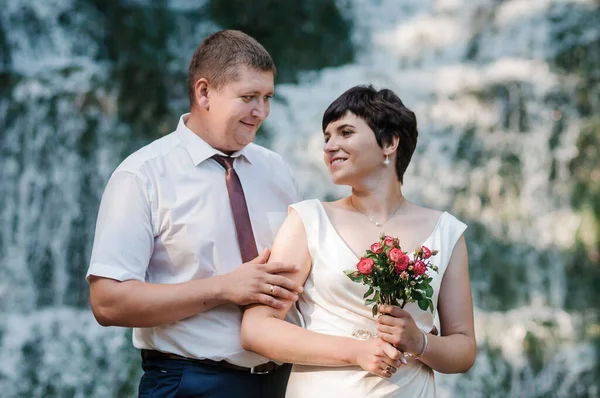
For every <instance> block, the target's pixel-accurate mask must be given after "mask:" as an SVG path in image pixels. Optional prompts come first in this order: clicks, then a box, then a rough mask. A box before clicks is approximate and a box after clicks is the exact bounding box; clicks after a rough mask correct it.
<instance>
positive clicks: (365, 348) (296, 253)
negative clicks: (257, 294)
mask: <svg viewBox="0 0 600 398" xmlns="http://www.w3.org/2000/svg"><path fill="white" fill-rule="evenodd" d="M283 260H285V262H287V263H292V264H298V265H300V270H299V271H296V272H292V273H287V274H284V275H285V276H287V277H288V278H290V279H291V280H293V281H295V282H297V283H299V284H304V282H306V279H307V278H308V274H309V273H310V269H311V265H312V261H311V258H310V254H309V252H308V243H307V239H306V233H305V230H304V225H303V223H302V219H301V218H300V216H299V215H298V214H297V213H296V211H294V210H291V211H290V213H289V215H288V217H287V218H286V220H285V221H284V223H283V225H282V226H281V229H280V230H279V233H278V234H277V238H276V239H275V243H274V244H273V250H272V253H271V257H270V259H269V262H270V261H283ZM292 304H293V303H292V302H291V301H286V306H285V308H284V309H274V308H271V307H267V306H265V305H252V306H249V307H248V308H247V309H246V311H245V312H244V318H243V320H242V330H241V340H242V347H244V349H246V350H250V351H254V352H256V353H258V354H260V355H263V356H265V357H267V358H271V359H274V360H277V361H282V362H289V363H295V364H306V365H317V366H349V365H359V366H361V367H362V368H363V369H365V370H367V371H368V372H370V373H373V374H377V375H380V376H382V377H390V375H391V374H390V373H386V368H387V366H388V365H391V366H392V367H394V368H397V367H398V366H399V362H398V361H397V359H398V357H399V355H398V351H397V350H396V349H395V348H394V347H392V346H391V345H389V344H387V343H385V342H383V341H382V340H380V339H372V340H369V341H360V340H355V339H353V338H350V337H339V336H329V335H325V334H321V333H316V332H312V331H309V330H306V329H303V328H301V327H299V326H296V325H293V324H291V323H288V322H286V321H285V320H284V318H285V315H286V314H287V312H288V311H289V309H290V307H291V305H292ZM388 355H389V357H388ZM390 357H392V358H394V357H395V359H396V360H394V359H391V358H390Z"/></svg>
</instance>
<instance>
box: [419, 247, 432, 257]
mask: <svg viewBox="0 0 600 398" xmlns="http://www.w3.org/2000/svg"><path fill="white" fill-rule="evenodd" d="M421 249H422V250H423V258H424V259H425V260H427V259H428V258H429V257H431V250H429V248H428V247H425V246H421Z"/></svg>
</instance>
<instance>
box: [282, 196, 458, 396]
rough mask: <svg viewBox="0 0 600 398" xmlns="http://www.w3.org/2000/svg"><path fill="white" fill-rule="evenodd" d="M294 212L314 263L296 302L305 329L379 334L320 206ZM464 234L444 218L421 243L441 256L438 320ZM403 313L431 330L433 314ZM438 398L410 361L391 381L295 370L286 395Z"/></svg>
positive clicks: (340, 371) (308, 204) (428, 377)
mask: <svg viewBox="0 0 600 398" xmlns="http://www.w3.org/2000/svg"><path fill="white" fill-rule="evenodd" d="M292 207H293V208H294V209H295V210H296V211H297V212H298V214H299V215H300V217H301V218H302V221H303V223H304V228H305V230H306V235H307V240H308V248H309V251H310V255H311V257H312V261H313V264H312V269H311V272H310V274H309V276H308V279H307V280H306V283H305V285H304V292H303V293H302V295H301V297H300V298H299V300H298V306H299V309H300V312H301V313H302V316H303V318H304V322H305V325H306V328H307V329H309V330H312V331H315V332H319V333H325V334H329V335H337V336H346V337H351V336H352V333H353V332H354V331H356V330H358V329H366V330H371V331H373V332H376V331H377V322H376V320H375V318H374V317H373V315H372V313H371V307H367V306H365V303H364V302H365V300H364V298H363V295H364V293H365V292H366V289H367V287H366V286H365V285H362V284H360V283H356V282H352V281H351V280H350V278H348V277H347V276H346V275H345V274H344V271H345V270H348V269H352V268H354V267H355V266H356V263H357V262H358V260H359V258H358V257H357V256H356V254H355V253H354V252H353V251H352V250H351V249H350V248H349V247H348V245H347V244H346V242H345V241H344V240H343V239H342V238H341V237H340V235H339V234H338V233H337V231H336V230H335V228H334V227H333V225H332V224H331V222H330V220H329V218H328V216H327V213H326V212H325V209H324V208H323V205H322V203H321V202H320V201H319V200H316V199H313V200H306V201H303V202H300V203H296V204H294V205H292ZM465 229H466V225H465V224H463V223H462V222H460V221H459V220H457V219H456V218H455V217H453V216H452V215H451V214H449V213H442V215H441V216H440V218H439V220H438V222H437V225H436V226H435V228H434V230H433V231H432V232H431V235H430V236H429V237H428V238H427V239H426V240H425V242H423V245H424V246H427V247H429V248H430V249H431V250H439V253H438V254H437V255H436V256H434V257H433V258H432V263H433V264H435V265H437V266H438V267H439V273H437V274H436V273H435V272H432V273H431V274H432V275H431V276H432V277H433V281H432V282H431V286H432V287H433V290H434V294H433V298H432V299H433V304H434V307H435V312H434V314H435V313H437V300H438V292H439V289H440V283H441V281H442V277H443V275H444V271H445V270H446V266H447V265H448V262H449V260H450V256H451V255H452V250H453V248H454V246H455V244H456V242H457V241H458V239H459V237H460V236H461V235H462V233H463V232H464V230H465ZM400 245H402V242H400ZM366 249H367V248H365V250H366ZM405 250H406V249H405ZM409 251H410V250H409ZM361 254H362V253H361ZM409 255H410V253H409ZM405 310H407V311H408V312H410V314H411V315H412V317H413V318H414V320H415V322H416V323H417V325H418V326H419V327H420V328H421V329H424V330H427V331H429V330H431V329H432V327H433V325H434V314H432V313H431V312H429V311H422V310H421V309H420V308H419V307H418V305H417V304H416V303H410V304H408V305H407V306H406V307H405ZM434 396H435V382H434V375H433V371H432V370H431V369H430V368H429V367H428V366H426V365H424V364H422V363H421V362H420V361H419V360H410V359H409V360H408V365H407V366H402V367H400V368H399V369H398V371H397V372H396V373H395V374H394V375H393V376H392V377H391V378H390V379H383V378H381V377H379V376H374V375H371V374H369V373H367V372H366V371H364V370H362V369H361V368H360V367H357V366H352V367H338V368H329V367H320V366H305V365H294V367H293V369H292V373H291V375H290V379H289V383H288V387H287V392H286V397H287V398H305V397H306V398H318V397H327V398H334V397H340V398H342V397H343V398H351V397H411V398H413V397H415V398H416V397H421V398H425V397H434Z"/></svg>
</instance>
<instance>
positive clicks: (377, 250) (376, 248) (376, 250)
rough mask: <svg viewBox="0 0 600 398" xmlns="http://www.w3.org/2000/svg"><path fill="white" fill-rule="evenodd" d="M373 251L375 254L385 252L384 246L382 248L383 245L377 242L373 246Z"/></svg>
mask: <svg viewBox="0 0 600 398" xmlns="http://www.w3.org/2000/svg"><path fill="white" fill-rule="evenodd" d="M371 251H372V252H373V253H375V254H379V253H381V252H382V251H383V246H381V243H379V242H375V243H373V244H372V245H371Z"/></svg>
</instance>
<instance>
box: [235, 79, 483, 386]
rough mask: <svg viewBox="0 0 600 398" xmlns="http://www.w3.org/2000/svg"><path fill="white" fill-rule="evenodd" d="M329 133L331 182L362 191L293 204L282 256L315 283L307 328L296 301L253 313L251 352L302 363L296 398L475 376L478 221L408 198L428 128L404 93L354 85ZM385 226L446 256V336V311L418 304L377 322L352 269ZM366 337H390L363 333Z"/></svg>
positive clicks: (249, 318)
mask: <svg viewBox="0 0 600 398" xmlns="http://www.w3.org/2000/svg"><path fill="white" fill-rule="evenodd" d="M323 132H324V139H325V147H324V160H325V164H326V165H327V167H328V169H329V172H330V174H331V179H332V180H333V183H334V184H342V185H349V186H351V187H352V193H351V195H350V196H349V197H346V198H343V199H340V200H338V201H335V202H330V203H322V202H320V201H318V200H308V201H304V202H300V203H297V204H295V205H293V206H291V209H290V211H289V214H288V217H287V219H286V221H285V222H284V224H283V225H282V227H281V230H280V231H279V234H278V236H277V238H276V240H275V243H274V245H273V251H272V254H271V257H270V261H286V262H291V263H296V264H299V265H300V267H301V268H300V270H299V271H298V272H295V273H293V274H291V275H289V276H290V277H291V278H292V279H294V280H295V281H298V282H300V283H303V284H304V292H303V293H302V295H301V297H300V299H299V300H298V304H299V309H300V311H301V313H302V315H303V317H304V319H305V323H306V329H302V328H300V327H297V326H295V325H292V324H289V323H286V322H285V321H284V320H283V318H284V316H285V314H286V313H287V309H289V307H290V306H291V305H292V303H291V302H289V303H288V307H287V308H286V309H284V310H275V309H272V308H269V307H267V306H262V305H258V306H251V307H249V308H248V309H247V310H246V312H245V314H244V318H243V321H242V345H243V346H244V348H245V349H247V350H251V351H255V352H257V353H259V354H261V355H263V356H265V357H268V358H272V359H275V360H278V361H283V362H291V363H293V364H295V365H294V367H293V370H292V374H291V376H290V380H289V383H288V388H287V394H286V396H287V397H291V398H298V397H321V396H323V397H338V396H339V397H345V398H347V397H365V396H369V397H396V396H398V397H433V396H435V383H434V376H433V370H436V371H439V372H443V373H459V372H466V371H468V370H469V369H470V368H471V366H472V365H473V362H474V360H475V354H476V345H475V337H474V330H473V329H474V327H473V304H472V299H471V290H470V286H469V273H468V262H467V249H466V244H465V241H464V237H463V236H462V234H463V232H464V230H465V229H466V225H464V224H463V223H462V222H460V221H458V220H457V219H456V218H454V217H453V216H452V215H450V214H448V213H446V212H440V211H436V210H431V209H428V208H425V207H421V206H418V205H416V204H413V203H410V202H408V201H407V200H406V199H405V198H404V196H403V195H402V182H403V176H404V172H405V170H406V168H407V167H408V164H409V162H410V159H411V157H412V154H413V152H414V150H415V147H416V143H417V123H416V118H415V115H414V113H413V112H412V111H410V110H409V109H408V108H406V107H405V106H404V104H403V103H402V101H401V100H400V98H398V97H397V96H396V95H395V94H394V93H393V92H392V91H390V90H381V91H377V90H375V89H374V88H373V87H372V86H368V87H363V86H357V87H353V88H351V89H350V90H348V91H346V92H345V93H344V94H342V95H341V96H340V97H339V98H338V99H336V100H335V101H334V102H333V103H332V104H331V105H330V106H329V108H328V109H327V110H326V111H325V114H324V116H323ZM429 156H431V155H429ZM429 183H435V182H429ZM384 230H385V234H386V235H390V236H393V237H397V238H399V240H400V244H401V246H402V248H403V250H405V251H409V252H412V250H413V249H414V248H416V247H419V246H421V245H425V246H427V247H429V248H431V249H434V250H439V253H438V254H437V255H436V256H435V257H434V258H432V260H433V261H432V262H433V263H434V264H435V265H437V266H438V268H439V271H438V273H437V274H436V273H433V275H431V276H433V281H432V282H431V286H432V287H433V288H434V295H433V297H432V299H433V304H434V309H435V311H438V313H439V319H440V326H441V335H440V336H436V335H434V334H431V333H429V332H430V331H431V330H432V329H433V327H434V325H433V320H434V315H433V314H432V313H431V312H430V311H422V310H421V309H420V308H419V307H418V305H415V304H413V303H411V304H408V305H407V306H406V307H405V309H404V310H403V309H401V308H399V307H394V306H380V308H379V311H380V315H379V317H378V318H374V317H373V316H372V314H371V309H370V308H369V307H367V306H365V304H364V298H363V295H364V293H365V290H366V287H365V286H364V285H362V284H358V283H354V282H352V281H351V280H350V279H349V278H348V277H347V276H346V275H345V274H344V272H343V271H345V270H348V269H352V268H354V267H355V266H356V264H357V262H358V261H359V259H360V256H361V254H362V253H364V252H365V249H367V248H369V247H370V245H371V244H372V243H373V242H375V241H377V239H378V237H379V235H380V234H381V233H382V232H383V231H384ZM361 330H371V331H373V332H377V334H378V337H377V338H371V339H367V340H359V339H356V338H353V337H352V336H353V334H354V336H356V335H357V334H356V333H357V332H358V331H361ZM374 334H375V333H374ZM361 368H362V369H361ZM432 369H433V370H432Z"/></svg>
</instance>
